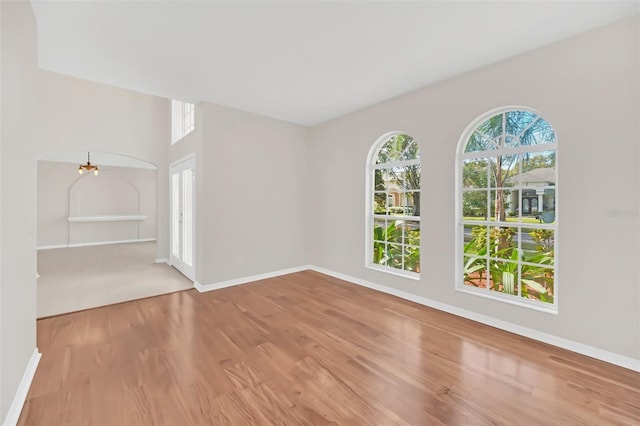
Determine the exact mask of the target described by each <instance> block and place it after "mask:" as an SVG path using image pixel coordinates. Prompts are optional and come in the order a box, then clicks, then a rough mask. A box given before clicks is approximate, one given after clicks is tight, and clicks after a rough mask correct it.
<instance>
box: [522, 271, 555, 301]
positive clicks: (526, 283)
mask: <svg viewBox="0 0 640 426" xmlns="http://www.w3.org/2000/svg"><path fill="white" fill-rule="evenodd" d="M521 268H522V272H521V273H522V297H525V298H527V299H533V300H539V301H541V302H546V303H553V299H554V270H553V269H550V268H545V267H544V266H542V265H540V266H531V265H522V267H521Z"/></svg>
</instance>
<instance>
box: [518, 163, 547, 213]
mask: <svg viewBox="0 0 640 426" xmlns="http://www.w3.org/2000/svg"><path fill="white" fill-rule="evenodd" d="M519 179H520V186H521V187H523V188H522V215H523V216H539V215H541V214H542V213H543V212H555V209H556V206H555V200H556V196H555V189H554V188H553V187H554V186H555V185H556V169H555V168H540V169H533V170H530V171H528V172H526V173H523V174H521V175H519ZM519 200H520V190H517V189H516V190H513V191H511V200H510V201H511V202H510V212H515V213H516V214H517V213H518V210H519V209H520V205H519Z"/></svg>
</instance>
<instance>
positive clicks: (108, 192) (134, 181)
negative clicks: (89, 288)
mask: <svg viewBox="0 0 640 426" xmlns="http://www.w3.org/2000/svg"><path fill="white" fill-rule="evenodd" d="M98 166H99V167H100V166H101V165H100V164H98ZM77 169H78V165H77V164H70V163H61V162H53V161H38V248H41V247H48V246H56V247H58V246H66V245H69V244H71V245H73V244H92V243H100V242H110V241H130V240H147V239H153V238H156V224H157V205H156V203H157V185H158V183H157V179H156V174H157V172H156V171H155V170H147V169H134V168H128V167H114V166H102V167H100V174H99V175H98V176H94V175H93V174H84V175H82V176H81V175H79V174H78V171H77ZM104 215H145V216H147V218H146V219H144V220H142V221H119V222H88V223H69V220H68V217H69V216H104Z"/></svg>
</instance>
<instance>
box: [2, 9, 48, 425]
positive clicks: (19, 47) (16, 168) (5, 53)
mask: <svg viewBox="0 0 640 426" xmlns="http://www.w3.org/2000/svg"><path fill="white" fill-rule="evenodd" d="M0 10H1V22H0V27H1V39H2V44H1V46H0V52H1V55H2V58H1V59H2V60H1V62H2V66H1V75H2V77H1V82H0V83H1V86H2V91H1V99H0V104H1V105H2V112H1V117H0V122H1V123H2V130H1V133H0V134H1V137H2V140H1V145H0V159H1V165H0V183H1V185H0V194H1V195H2V197H1V199H2V203H1V205H0V206H1V208H0V218H1V220H0V253H1V254H2V256H0V422H3V423H4V421H5V419H6V418H7V414H8V413H9V408H10V407H11V404H12V401H13V399H14V397H15V395H16V392H17V391H18V387H19V385H20V382H21V380H22V376H23V374H24V373H25V369H26V368H27V365H28V363H29V359H30V358H31V356H32V354H33V353H34V350H35V347H36V226H35V224H36V217H35V216H36V194H35V187H36V160H35V158H36V134H35V132H34V129H35V123H37V122H38V120H39V114H40V111H39V108H38V92H37V88H38V82H37V46H36V22H35V18H34V16H33V11H32V10H31V4H30V3H29V2H27V1H11V2H4V1H3V2H1V3H0ZM18 408H19V407H18Z"/></svg>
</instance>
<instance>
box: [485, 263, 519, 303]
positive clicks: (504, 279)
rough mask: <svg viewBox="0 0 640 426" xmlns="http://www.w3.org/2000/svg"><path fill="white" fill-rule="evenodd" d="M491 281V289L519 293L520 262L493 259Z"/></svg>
mask: <svg viewBox="0 0 640 426" xmlns="http://www.w3.org/2000/svg"><path fill="white" fill-rule="evenodd" d="M490 265H491V282H490V283H489V289H490V290H493V291H498V292H501V293H506V294H513V295H517V294H518V291H519V290H518V263H517V262H508V261H503V260H491V261H490Z"/></svg>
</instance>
